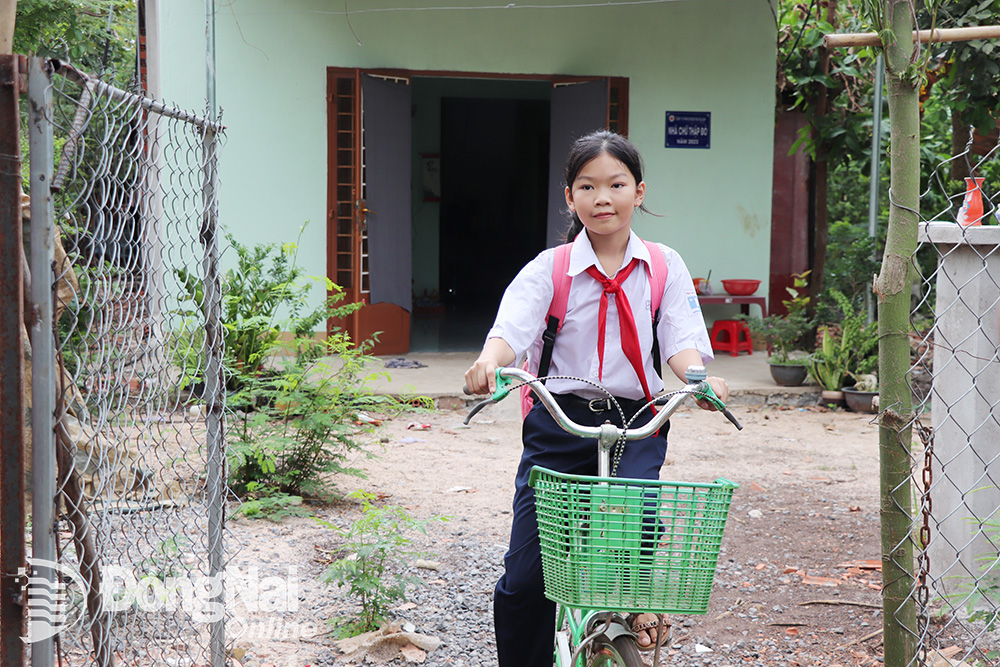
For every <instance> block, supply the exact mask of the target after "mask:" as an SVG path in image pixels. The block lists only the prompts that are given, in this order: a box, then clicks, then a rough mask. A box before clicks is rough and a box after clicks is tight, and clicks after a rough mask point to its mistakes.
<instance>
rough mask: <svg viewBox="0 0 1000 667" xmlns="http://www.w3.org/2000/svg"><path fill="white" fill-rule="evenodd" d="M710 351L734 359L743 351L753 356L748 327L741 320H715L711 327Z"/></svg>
mask: <svg viewBox="0 0 1000 667" xmlns="http://www.w3.org/2000/svg"><path fill="white" fill-rule="evenodd" d="M712 349H713V350H716V351H719V352H728V353H729V354H730V355H731V356H734V357H735V356H738V355H739V353H740V352H742V351H744V350H746V351H747V352H748V353H749V354H753V341H752V340H750V327H748V326H747V323H746V322H744V321H742V320H716V321H715V324H713V325H712Z"/></svg>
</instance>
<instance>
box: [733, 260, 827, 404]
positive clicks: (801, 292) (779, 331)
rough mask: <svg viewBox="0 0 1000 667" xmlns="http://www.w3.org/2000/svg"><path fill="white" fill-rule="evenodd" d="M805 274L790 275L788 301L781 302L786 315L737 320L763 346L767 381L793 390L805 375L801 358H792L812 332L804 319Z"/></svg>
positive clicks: (806, 284) (743, 316) (806, 282)
mask: <svg viewBox="0 0 1000 667" xmlns="http://www.w3.org/2000/svg"><path fill="white" fill-rule="evenodd" d="M809 273H810V272H809V271H805V272H803V273H793V274H792V279H793V283H792V287H786V288H785V290H786V291H787V292H788V296H789V298H788V299H786V300H784V301H782V302H781V303H782V305H784V306H785V310H787V311H788V314H787V315H769V316H767V317H764V318H760V317H755V318H751V317H748V316H746V315H741V316H740V319H742V320H743V321H744V322H746V323H747V326H749V327H750V336H751V337H752V338H756V339H757V340H759V341H763V342H764V343H765V344H766V345H767V353H768V356H769V359H768V367H769V368H770V371H771V378H772V379H773V380H774V382H775V384H777V385H778V386H781V387H797V386H799V385H800V384H802V383H803V382H805V379H806V377H807V375H808V371H807V370H806V367H805V363H806V360H805V355H803V356H794V355H795V351H796V350H799V349H800V345H799V344H800V342H801V341H802V339H803V338H804V337H805V335H806V334H807V333H808V332H809V331H810V330H811V329H812V321H811V320H810V319H809V318H808V317H807V316H806V310H807V309H808V307H809V298H810V297H809V293H808V291H807V287H808V285H809Z"/></svg>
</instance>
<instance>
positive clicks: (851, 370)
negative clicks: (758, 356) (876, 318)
mask: <svg viewBox="0 0 1000 667" xmlns="http://www.w3.org/2000/svg"><path fill="white" fill-rule="evenodd" d="M830 294H831V296H832V297H833V299H834V301H836V303H837V306H838V308H839V309H840V311H841V312H842V313H843V319H842V320H841V321H840V323H839V326H838V327H836V328H835V327H833V326H830V325H824V326H822V327H820V343H819V346H818V347H817V348H816V351H815V352H813V353H812V354H811V355H810V356H809V358H808V361H807V364H806V366H807V368H808V370H809V375H810V377H812V379H813V380H814V381H815V382H816V384H818V385H820V386H821V387H822V388H823V398H824V399H826V400H831V401H837V402H840V401H841V400H843V389H844V386H845V385H846V384H847V382H848V377H855V376H858V375H862V374H865V373H867V372H869V371H871V370H872V369H873V368H874V366H875V365H876V364H877V362H878V356H877V346H878V325H877V324H876V323H874V322H872V323H866V319H867V316H866V314H865V313H863V312H855V311H854V306H853V305H852V304H851V301H850V300H849V299H848V298H847V297H846V296H844V294H843V293H841V292H839V291H837V290H831V292H830ZM873 352H875V353H876V354H874V355H873Z"/></svg>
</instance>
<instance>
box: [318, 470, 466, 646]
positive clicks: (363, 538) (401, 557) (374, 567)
mask: <svg viewBox="0 0 1000 667" xmlns="http://www.w3.org/2000/svg"><path fill="white" fill-rule="evenodd" d="M349 497H351V498H354V499H356V500H358V501H360V502H361V506H362V514H361V518H359V519H358V520H357V521H355V522H354V523H353V524H351V526H350V527H349V528H347V529H341V528H338V527H337V526H335V525H333V524H331V523H329V522H326V521H322V520H319V521H320V523H321V524H322V525H324V526H326V527H327V528H330V529H331V530H334V531H336V532H337V534H338V535H340V536H341V537H342V538H343V539H344V540H346V544H345V545H344V547H343V550H344V551H345V552H347V556H345V557H343V558H340V559H339V560H337V561H335V562H334V563H333V564H331V565H330V566H329V567H328V568H327V570H326V573H325V574H324V575H323V579H324V581H326V583H328V584H336V585H337V586H338V587H344V586H347V587H348V592H349V593H350V595H351V596H352V597H354V598H356V599H357V600H358V601H359V602H360V604H361V614H360V616H358V617H356V618H344V619H340V621H339V623H338V629H339V631H340V633H341V635H342V636H353V635H356V634H360V633H362V632H369V631H371V630H377V629H378V628H379V626H380V625H381V624H382V623H384V622H385V620H386V615H387V614H388V611H389V609H390V607H391V606H392V605H393V604H395V603H397V602H399V601H405V600H406V591H407V589H408V588H410V587H412V586H417V585H421V584H423V580H422V579H421V578H420V577H418V576H416V575H413V574H406V572H405V570H406V568H407V566H408V565H409V563H410V561H411V560H412V559H415V558H418V557H421V556H426V555H427V554H426V553H424V552H420V551H414V550H412V548H411V546H410V545H411V544H412V542H413V540H412V538H411V537H410V535H411V534H412V533H413V532H414V531H419V532H421V533H425V534H426V532H427V528H426V526H427V523H428V522H430V521H446V520H447V517H433V518H432V519H414V518H413V517H412V516H410V515H409V514H408V513H407V511H406V510H405V509H404V508H402V507H398V506H395V505H384V506H382V507H379V506H376V505H375V503H374V501H375V495H374V494H372V493H368V492H365V491H360V490H359V491H355V492H354V493H352V494H350V496H349Z"/></svg>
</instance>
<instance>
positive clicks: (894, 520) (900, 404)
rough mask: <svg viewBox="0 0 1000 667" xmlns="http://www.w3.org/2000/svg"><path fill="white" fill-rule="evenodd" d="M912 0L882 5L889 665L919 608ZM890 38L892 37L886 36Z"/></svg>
mask: <svg viewBox="0 0 1000 667" xmlns="http://www.w3.org/2000/svg"><path fill="white" fill-rule="evenodd" d="M911 12H912V6H911V4H910V1H909V0H886V11H885V16H886V20H887V22H888V27H889V28H891V30H892V33H893V34H894V35H897V36H898V39H897V40H896V41H893V42H890V43H886V44H885V56H886V57H885V65H886V81H887V82H888V91H889V117H890V119H891V134H890V141H889V145H890V153H889V162H890V183H891V188H892V193H893V202H894V205H892V206H891V207H890V210H889V229H888V235H887V238H886V244H885V252H884V254H883V256H882V269H881V272H880V273H879V275H878V278H877V279H876V282H875V293H876V295H877V297H878V300H879V309H878V313H879V319H878V325H879V378H880V387H879V388H880V391H879V405H881V406H882V409H883V413H882V417H881V420H880V424H879V446H880V473H881V475H880V478H881V498H882V512H881V516H882V522H881V523H882V530H881V537H882V555H883V561H882V586H883V588H882V596H883V615H882V618H883V628H884V632H885V636H884V646H885V665H886V667H905V666H906V665H911V664H913V662H912V661H913V659H914V655H915V643H914V639H913V638H914V637H915V636H916V607H915V604H914V600H913V596H912V591H913V586H914V582H915V576H914V568H913V542H912V535H911V533H910V527H911V521H912V516H913V508H912V501H911V498H912V495H911V494H912V490H911V484H910V479H911V478H910V472H911V470H910V467H911V461H912V459H911V452H910V447H911V438H912V432H911V430H912V429H911V421H912V418H913V415H912V405H911V397H910V389H909V386H908V385H907V383H906V373H907V371H908V370H909V367H910V339H909V335H908V332H909V315H910V271H909V269H910V260H911V257H912V256H913V253H914V251H915V250H916V247H917V226H918V222H919V207H920V111H919V88H920V79H919V77H918V76H917V67H916V65H915V64H913V63H912V62H911V56H912V55H913V53H914V45H913V40H912V38H911V37H910V35H911V34H912V33H913V18H912V14H911ZM890 39H891V38H890Z"/></svg>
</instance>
